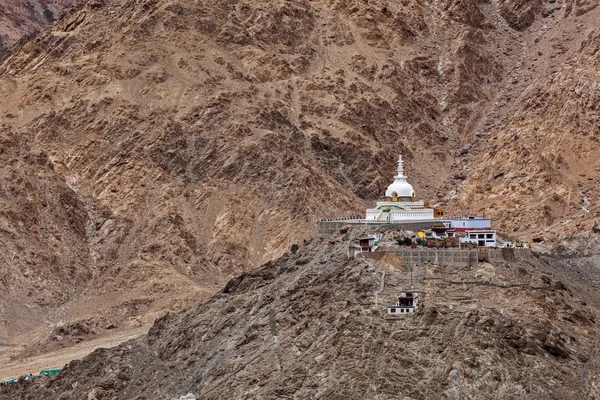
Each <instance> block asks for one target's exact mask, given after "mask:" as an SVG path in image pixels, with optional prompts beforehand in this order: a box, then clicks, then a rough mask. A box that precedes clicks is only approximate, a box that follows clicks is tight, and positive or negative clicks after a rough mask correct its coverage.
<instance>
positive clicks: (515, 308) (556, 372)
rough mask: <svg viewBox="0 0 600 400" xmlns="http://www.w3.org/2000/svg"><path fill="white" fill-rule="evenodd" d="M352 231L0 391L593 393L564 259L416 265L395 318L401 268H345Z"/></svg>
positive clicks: (588, 332) (578, 306) (580, 317)
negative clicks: (129, 338)
mask: <svg viewBox="0 0 600 400" xmlns="http://www.w3.org/2000/svg"><path fill="white" fill-rule="evenodd" d="M363 233H364V232H363ZM354 234H356V233H355V232H352V231H351V232H348V233H346V234H345V235H340V236H337V237H335V238H333V239H332V240H315V241H312V242H311V243H307V244H305V245H303V246H301V247H300V248H299V249H298V251H297V252H295V253H288V254H286V255H285V256H283V257H282V258H281V259H279V260H276V261H274V262H271V263H269V264H267V265H265V266H263V267H262V268H261V269H258V270H257V271H254V272H252V273H248V274H245V275H242V276H240V277H239V278H236V279H235V280H233V281H232V282H231V283H230V284H229V285H227V290H226V291H224V293H223V294H219V295H217V296H215V297H214V298H212V299H211V300H210V301H209V302H207V303H205V304H202V305H199V306H195V307H192V308H191V309H189V310H187V311H186V312H184V313H180V314H169V315H167V316H165V317H163V318H161V319H159V320H157V321H156V323H155V324H154V326H153V327H152V329H151V330H150V332H149V333H148V335H147V337H144V338H142V339H140V340H136V341H133V342H130V343H126V344H123V345H121V346H119V347H117V348H114V349H110V350H106V349H102V350H98V351H96V352H95V353H93V354H92V355H90V356H88V357H86V358H85V359H84V360H83V361H74V362H72V363H70V364H69V365H68V367H67V368H66V369H65V370H64V372H62V373H61V374H60V375H59V376H58V377H56V378H52V379H44V380H38V381H36V382H35V383H33V384H24V383H23V384H15V385H11V386H8V387H5V388H2V389H0V394H6V395H13V396H23V398H28V399H32V400H35V399H59V398H86V397H87V396H90V393H94V394H95V395H96V396H97V397H98V398H119V399H136V398H140V397H142V398H144V397H145V398H174V399H177V398H183V396H189V395H193V396H195V398H202V399H220V398H223V393H227V396H228V397H230V398H281V397H289V398H301V399H313V398H321V397H332V398H344V399H359V398H365V394H366V396H367V397H368V398H373V399H392V398H394V399H395V398H398V399H401V398H407V397H408V398H423V399H426V398H427V399H429V398H447V399H464V398H469V399H478V398H482V397H485V396H488V395H492V394H493V396H494V397H496V398H502V399H539V398H546V399H564V398H585V397H586V396H590V395H593V394H594V393H595V392H594V390H595V389H594V385H595V383H594V382H597V380H598V378H599V377H600V375H599V372H600V368H599V367H600V364H599V363H598V361H599V360H598V354H597V351H593V348H594V345H595V344H594V341H595V332H597V329H598V324H597V321H596V317H595V314H594V307H596V304H598V300H600V299H599V298H598V293H597V292H588V291H580V290H579V289H580V288H581V287H582V286H581V284H584V285H585V282H583V281H572V283H570V284H569V285H565V284H563V283H561V281H560V280H559V279H565V278H568V276H566V275H562V273H563V272H564V271H563V268H564V267H566V265H564V266H561V263H562V262H561V261H560V260H552V263H554V264H556V265H554V266H552V265H551V264H549V263H548V261H543V260H539V259H538V258H536V257H533V256H531V257H530V258H529V259H527V260H524V261H520V262H514V263H510V264H504V263H502V264H498V265H492V264H488V263H478V264H476V265H474V266H472V267H468V268H451V267H445V266H443V265H435V264H425V265H419V266H416V267H415V268H414V269H413V271H412V272H413V275H414V277H416V278H415V280H414V282H413V284H414V285H415V286H416V288H417V289H418V290H422V291H423V293H422V295H423V296H424V300H423V304H424V308H423V309H422V310H419V311H418V312H416V313H414V314H410V315H406V316H401V317H396V318H393V317H389V316H387V315H386V313H385V307H386V305H390V304H393V303H394V302H395V296H397V295H398V292H399V291H400V290H401V289H406V285H407V282H408V281H409V279H410V269H409V268H408V267H407V266H406V265H405V264H403V263H390V262H389V260H388V261H386V262H385V263H379V262H377V261H374V260H371V261H370V262H369V263H366V262H364V261H360V260H355V259H348V258H347V254H346V251H347V248H346V246H347V242H348V240H349V239H350V238H351V236H352V235H354ZM349 235H350V236H349ZM568 269H570V270H572V268H568ZM382 276H383V278H382ZM595 276H596V277H597V276H598V273H597V272H596V275H595ZM382 279H383V291H380V288H381V286H380V285H381V282H382ZM558 283H560V284H558ZM428 284H429V285H428ZM583 287H585V286H583ZM376 292H377V293H378V297H377V298H378V299H379V301H378V302H377V301H376V300H375V299H376V297H375V293H376ZM584 300H585V301H584ZM449 305H453V307H452V309H450V308H449ZM596 345H597V344H596ZM74 382H77V385H74V384H73V383H74ZM2 390H3V391H2Z"/></svg>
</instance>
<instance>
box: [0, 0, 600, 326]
mask: <svg viewBox="0 0 600 400" xmlns="http://www.w3.org/2000/svg"><path fill="white" fill-rule="evenodd" d="M36 4H37V3H36ZM40 4H42V3H40ZM52 4H59V3H56V2H54V3H52ZM553 4H554V5H551V4H547V3H543V4H542V3H539V2H516V1H504V2H496V1H492V2H477V1H474V0H456V1H449V2H446V3H439V2H432V3H427V2H421V1H412V0H406V1H403V2H385V1H368V2H365V1H347V0H332V1H311V2H307V1H301V0H295V1H266V0H264V1H234V0H229V1H218V2H217V1H209V2H206V1H204V2H195V1H189V0H160V1H133V0H130V1H117V0H91V1H87V2H83V3H82V4H80V5H79V6H77V7H76V8H74V9H72V10H71V11H69V12H68V13H67V15H65V16H64V18H62V19H61V20H60V21H58V22H57V23H56V24H55V25H54V26H53V27H52V29H49V30H47V31H44V32H43V33H42V34H41V35H39V36H38V37H36V38H35V39H33V40H31V41H29V42H27V43H26V44H25V45H24V46H23V47H22V48H20V50H19V51H18V52H16V53H15V54H14V55H13V56H12V57H11V58H10V59H9V60H7V61H6V62H5V63H3V64H2V66H1V67H0V92H1V93H2V98H1V99H0V124H2V129H3V132H5V134H6V135H7V137H11V138H13V137H14V138H18V140H19V143H22V144H21V145H19V146H21V147H19V149H23V150H19V151H18V152H16V153H14V155H11V156H10V157H13V158H12V159H14V166H15V167H14V168H13V169H12V170H11V171H10V173H11V174H13V175H14V178H12V179H15V182H19V180H20V181H22V182H30V184H29V185H28V186H26V187H25V188H24V189H23V190H20V191H19V190H16V191H14V192H9V191H7V192H6V194H5V196H6V204H9V205H10V207H13V208H14V211H13V212H11V213H9V214H7V215H6V217H5V219H4V221H5V223H6V225H7V230H6V233H3V234H5V235H6V240H8V241H9V242H10V244H9V246H16V243H19V246H21V247H20V248H21V249H31V248H36V249H39V251H40V253H42V254H46V255H47V256H45V257H42V258H36V259H35V261H31V262H30V264H28V265H30V267H29V269H30V270H31V273H29V274H28V275H23V274H22V273H21V271H22V270H23V268H24V267H23V266H22V265H24V264H21V263H26V260H25V258H24V257H25V256H23V259H22V260H21V261H18V262H13V260H11V259H6V260H4V261H3V263H4V264H3V267H4V268H5V270H7V271H9V272H8V275H7V276H6V279H4V280H1V281H0V285H2V286H1V287H0V289H1V290H5V289H6V288H10V289H7V290H9V293H11V294H10V296H9V297H3V298H2V300H0V301H3V302H5V303H4V305H3V307H5V308H9V307H12V304H16V302H17V301H21V300H19V299H25V300H23V301H24V302H25V303H26V304H28V305H31V306H32V307H33V309H34V310H35V312H36V313H37V312H39V313H40V314H42V313H43V315H47V316H48V320H49V321H50V322H52V321H55V320H56V319H57V318H67V317H68V316H82V315H83V316H88V315H90V313H91V314H93V313H98V312H102V313H106V314H107V315H109V316H113V315H121V314H119V313H120V311H119V312H117V311H118V310H122V307H126V306H127V305H128V304H129V303H128V302H129V301H131V300H136V301H142V302H144V304H146V305H147V307H146V308H144V309H143V311H139V313H144V312H150V311H153V310H154V311H155V310H162V309H164V308H169V307H172V306H173V307H175V306H177V307H181V306H182V305H183V304H185V303H186V302H188V301H190V300H197V299H199V298H206V293H210V292H212V291H214V290H216V289H217V288H218V287H220V285H221V284H222V283H223V282H225V281H226V280H227V279H229V278H230V277H231V276H235V275H237V274H239V273H241V272H242V271H246V270H249V269H252V268H255V267H257V266H259V265H261V264H262V263H264V262H266V261H268V260H272V259H274V258H276V257H278V256H280V255H281V254H283V253H284V252H286V251H287V250H288V249H289V248H290V246H291V245H292V244H293V243H301V242H302V241H303V240H304V239H307V238H309V237H311V236H312V235H313V234H314V232H315V224H314V222H315V220H316V219H318V218H321V217H330V216H344V215H356V214H359V213H362V211H363V210H364V207H365V205H366V202H367V201H372V200H375V199H376V198H379V197H380V196H381V195H382V193H383V191H384V189H385V187H386V186H387V184H388V183H389V182H391V180H392V176H393V174H394V171H395V160H396V159H397V155H398V153H400V152H401V153H402V154H403V155H404V156H405V159H406V164H407V166H406V169H407V173H408V175H409V177H410V179H411V182H412V183H413V184H414V186H415V188H416V192H417V196H418V197H421V198H424V199H426V200H428V201H429V203H430V204H432V205H433V204H439V205H441V206H443V207H445V208H447V209H448V210H452V211H453V212H455V213H460V212H467V211H472V212H476V211H477V212H485V214H486V215H491V216H492V217H494V218H496V221H497V223H498V226H499V227H500V228H502V229H503V230H505V231H506V232H512V231H515V230H516V231H520V232H522V234H523V236H524V238H530V237H531V236H532V235H534V234H535V235H538V234H539V233H540V232H542V233H544V235H546V236H547V237H548V238H549V239H551V237H550V236H549V235H551V234H552V232H560V233H565V234H571V233H577V232H579V231H581V230H588V229H590V228H591V226H592V225H593V224H594V221H595V219H596V218H597V213H598V209H597V206H596V205H597V204H598V202H597V195H598V193H597V191H596V189H595V185H594V182H595V180H597V179H598V176H597V171H596V170H595V168H596V167H597V166H596V164H594V163H595V162H596V161H594V160H596V158H594V157H596V155H597V154H598V147H597V141H596V136H597V133H598V132H597V127H598V107H597V104H598V101H597V100H598V90H597V84H598V82H597V81H598V80H597V73H596V72H597V67H598V58H597V57H598V56H597V54H598V53H597V48H598V32H597V29H598V28H597V24H596V21H598V17H599V11H598V9H597V8H595V4H596V3H594V2H588V3H585V2H581V1H577V2H567V1H563V2H560V3H553ZM48 7H50V6H49V5H48ZM551 8H553V12H552V14H551V15H550V14H549V9H551ZM543 15H546V17H545V18H544V17H543ZM28 157H29V158H31V157H34V158H35V159H36V160H42V161H41V164H40V167H39V168H34V167H32V165H33V164H31V163H29V162H28V161H27V160H29V158H28ZM577 157H580V158H579V159H578V158H577ZM20 165H27V167H19V166H20ZM581 174H585V176H580V175H581ZM49 182H50V183H49ZM48 185H50V186H48ZM61 194H63V195H64V196H67V197H64V196H63V197H64V198H68V202H69V204H71V206H70V207H71V208H69V209H68V210H67V211H64V212H63V211H62V209H61V208H60V207H59V205H60V204H62V203H60V201H62V200H60V199H61V198H60V195H61ZM44 199H50V200H51V201H50V200H48V201H47V203H48V204H50V207H51V208H48V209H47V210H48V211H46V208H44V206H43V200H44ZM56 199H59V200H60V201H59V200H56ZM65 201H66V200H65ZM36 216H40V217H36ZM41 216H43V217H44V218H45V219H44V220H43V221H44V223H43V224H42V225H39V224H34V223H33V222H35V221H33V218H34V217H36V218H41ZM30 220H31V221H30ZM40 220H41V219H40ZM71 220H72V221H71ZM560 221H566V222H565V225H560V229H559V228H557V227H558V225H554V224H556V223H559V222H560ZM30 222H31V224H30ZM34 225H38V227H39V230H37V231H36V229H35V228H33V229H32V228H31V227H32V226H34ZM548 226H550V230H549V233H548V234H546V233H545V232H544V230H545V229H546V228H547V227H548ZM56 232H58V233H56ZM56 234H60V237H61V238H66V237H69V238H70V237H71V236H72V237H73V239H72V240H64V239H61V240H58V239H57V240H56V241H54V239H52V240H51V238H52V236H51V235H56ZM11 235H12V236H11ZM554 239H555V240H556V241H555V243H559V242H560V241H561V240H562V239H561V237H560V235H558V236H556V237H555V238H554ZM593 240H595V239H593ZM19 252H20V253H26V251H25V250H20V251H19ZM19 252H18V253H19ZM7 254H9V253H7ZM53 254H57V255H59V257H60V259H61V260H62V261H60V262H57V261H56V260H55V259H53V258H52V257H51V255H53ZM7 257H8V255H7ZM31 257H33V256H31ZM57 265H58V266H59V267H57ZM70 266H73V268H74V269H75V270H76V271H75V272H73V273H74V274H75V275H77V276H78V277H77V278H74V279H63V278H64V277H62V275H60V274H65V273H67V272H66V271H68V270H69V268H70ZM53 269H57V270H59V271H60V272H59V273H57V274H50V272H49V271H53ZM50 275H51V276H50ZM50 278H52V279H57V280H61V282H62V283H61V284H60V285H64V287H63V286H57V287H58V288H59V289H56V291H59V292H61V293H70V294H69V295H68V296H67V295H64V294H63V295H61V296H58V297H56V296H54V294H49V295H47V296H46V295H43V294H41V293H39V294H38V295H37V297H34V298H28V297H27V293H28V292H27V291H28V290H29V287H35V286H32V285H36V284H39V285H40V287H42V286H45V285H42V283H40V282H48V281H47V279H50ZM36 282H37V283H36ZM49 290H50V291H51V292H52V293H54V291H55V290H54V289H49ZM38 297H42V298H46V299H49V300H48V301H49V303H48V304H45V303H44V304H42V303H43V301H42V303H40V301H41V300H39V299H38ZM40 307H50V309H52V310H59V308H58V307H61V308H60V312H59V311H57V312H59V314H60V316H54V315H53V314H51V313H48V312H47V310H46V309H43V308H40ZM115 310H117V311H115ZM124 315H129V314H127V313H124ZM14 324H17V325H18V324H19V322H15V323H14ZM13 327H14V325H13ZM11 329H13V328H12V327H11ZM15 329H16V328H15ZM19 329H20V331H28V330H29V328H27V329H25V328H24V327H23V326H20V327H19ZM9 332H10V331H9Z"/></svg>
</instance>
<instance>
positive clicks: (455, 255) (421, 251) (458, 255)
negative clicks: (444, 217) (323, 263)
mask: <svg viewBox="0 0 600 400" xmlns="http://www.w3.org/2000/svg"><path fill="white" fill-rule="evenodd" d="M387 253H393V254H394V255H396V256H398V257H400V258H402V259H403V260H404V262H406V264H408V265H415V264H423V263H432V264H442V265H449V266H453V267H466V266H469V265H474V264H477V263H478V262H490V263H492V264H494V263H499V262H512V261H517V260H520V259H526V258H529V257H533V255H532V253H531V249H525V248H523V249H521V248H519V249H499V248H489V247H479V248H476V249H456V248H451V249H428V248H417V249H411V248H402V247H393V248H390V249H385V248H384V247H380V248H379V249H378V250H377V251H375V252H373V253H359V254H358V255H357V257H363V258H366V259H373V260H381V259H382V258H383V257H385V255H386V254H387Z"/></svg>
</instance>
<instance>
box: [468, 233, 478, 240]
mask: <svg viewBox="0 0 600 400" xmlns="http://www.w3.org/2000/svg"><path fill="white" fill-rule="evenodd" d="M469 238H471V239H477V235H473V234H471V235H469Z"/></svg>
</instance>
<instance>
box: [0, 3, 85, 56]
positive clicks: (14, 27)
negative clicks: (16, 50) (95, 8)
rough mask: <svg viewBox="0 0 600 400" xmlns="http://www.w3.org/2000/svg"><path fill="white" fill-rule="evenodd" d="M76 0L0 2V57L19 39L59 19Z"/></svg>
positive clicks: (5, 54)
mask: <svg viewBox="0 0 600 400" xmlns="http://www.w3.org/2000/svg"><path fill="white" fill-rule="evenodd" d="M75 2H76V0H4V1H3V2H2V4H0V59H4V58H5V57H6V56H8V55H9V54H10V52H11V47H12V46H13V45H15V44H16V43H17V42H19V41H24V40H27V38H32V37H33V36H35V35H36V34H38V33H39V32H40V31H42V30H43V29H44V28H46V27H47V26H48V25H50V24H52V23H53V22H54V21H56V20H57V19H59V18H60V17H61V16H62V14H63V13H64V12H65V11H66V10H67V9H68V8H69V7H71V6H72V5H73V4H75Z"/></svg>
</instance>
